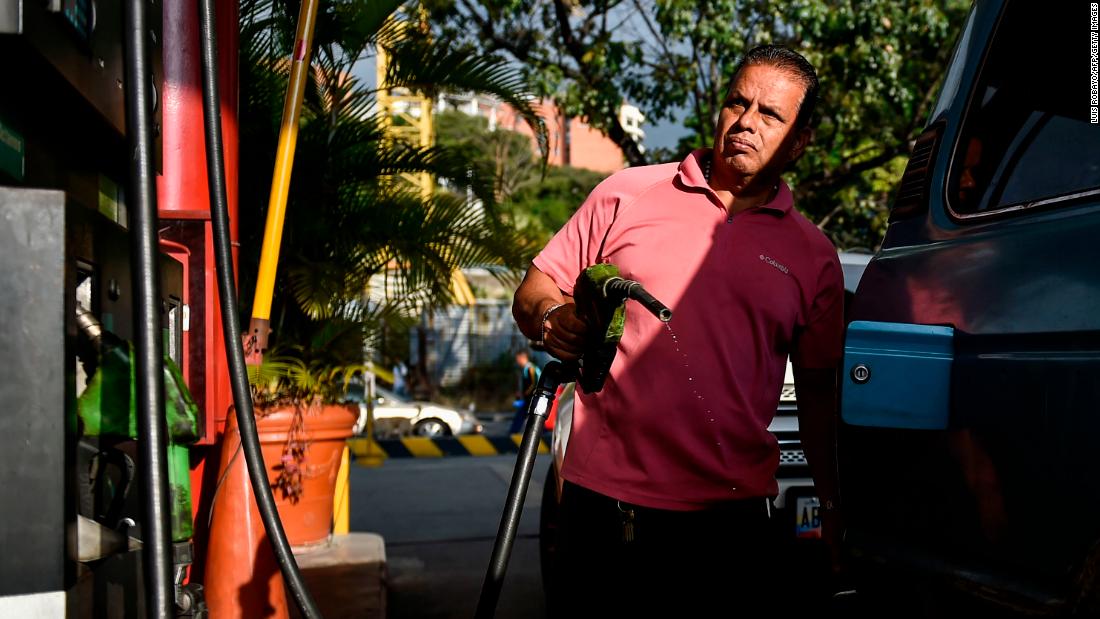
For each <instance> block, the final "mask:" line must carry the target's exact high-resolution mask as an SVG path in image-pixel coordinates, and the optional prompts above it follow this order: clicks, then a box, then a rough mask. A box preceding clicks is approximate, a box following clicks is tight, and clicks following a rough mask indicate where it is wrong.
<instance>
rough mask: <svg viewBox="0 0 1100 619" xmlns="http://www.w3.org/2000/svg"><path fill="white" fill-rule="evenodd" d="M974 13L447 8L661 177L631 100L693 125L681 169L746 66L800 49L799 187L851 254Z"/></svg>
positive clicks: (939, 0)
mask: <svg viewBox="0 0 1100 619" xmlns="http://www.w3.org/2000/svg"><path fill="white" fill-rule="evenodd" d="M968 5H969V2H967V1H966V0H913V1H909V2H892V1H889V0H861V1H859V2H856V1H855V0H791V1H789V2H776V1H767V0H708V1H707V2H698V1H697V0H577V1H569V0H481V1H479V2H475V1H474V0H434V4H433V6H432V10H433V15H434V18H435V20H436V23H437V29H438V30H439V31H440V32H442V33H445V34H446V36H448V37H451V38H452V39H453V40H456V41H462V43H463V44H464V45H466V46H468V47H469V48H471V49H474V48H476V49H480V50H485V51H489V52H494V53H503V54H506V55H507V56H509V57H510V58H512V59H513V60H515V61H518V62H519V63H521V64H522V65H523V66H524V67H525V70H526V71H528V72H529V73H530V74H531V75H532V77H533V79H534V80H535V82H536V83H537V84H538V85H539V87H540V94H543V95H547V96H554V97H555V98H556V99H557V100H558V101H559V102H560V104H561V105H562V107H563V109H564V110H565V111H566V113H568V114H573V115H579V116H585V117H587V118H588V119H589V122H590V123H591V124H592V125H593V126H595V127H597V128H599V129H601V130H602V131H604V132H605V133H606V134H607V135H608V137H610V138H611V139H612V140H614V141H615V142H616V143H617V144H619V146H620V147H621V148H622V149H623V153H624V155H625V156H626V158H627V160H628V161H629V162H630V163H631V165H641V164H645V163H648V158H647V157H646V156H645V154H643V153H641V152H639V151H638V150H637V148H636V145H634V144H633V142H632V141H631V140H630V138H629V136H626V135H625V133H624V132H622V127H621V126H619V124H618V118H617V115H616V110H617V108H618V105H619V103H620V102H621V101H623V100H624V99H626V100H629V101H630V102H631V103H633V104H635V105H637V106H638V107H639V108H641V110H642V111H643V112H644V113H645V114H646V116H647V118H648V119H649V120H650V121H651V122H653V121H658V120H663V119H664V120H667V119H672V118H675V117H678V116H679V115H681V114H686V117H685V118H684V121H683V122H684V125H685V127H686V128H687V129H689V130H690V134H689V136H688V137H687V138H686V139H685V140H684V141H683V142H682V143H681V145H680V148H679V149H678V150H679V152H678V153H675V155H677V156H683V155H684V154H686V152H687V151H689V150H691V149H692V148H696V147H699V146H707V145H710V143H711V141H712V138H713V135H712V132H713V125H714V118H715V117H716V113H717V109H718V108H717V106H718V105H719V104H720V103H721V101H722V99H723V95H724V89H725V88H726V86H727V85H728V82H729V80H730V77H731V75H732V72H733V69H734V66H735V65H736V62H737V59H738V58H740V56H741V55H742V54H743V53H744V52H745V51H747V50H748V49H750V48H751V47H754V46H756V45H759V44H763V43H777V44H783V45H787V46H790V47H792V48H794V49H797V50H798V51H799V52H801V53H802V54H804V55H805V56H806V57H807V58H808V59H809V60H810V61H811V62H812V63H813V64H814V65H815V66H816V67H817V69H818V73H819V76H820V78H821V83H822V92H821V101H820V104H819V108H818V109H819V114H818V116H819V119H820V122H819V124H818V131H817V136H816V139H815V142H814V144H813V145H812V146H811V148H810V149H809V150H808V151H807V154H806V156H805V157H803V159H802V160H801V161H800V162H798V164H797V165H796V166H795V168H794V169H793V170H792V171H791V173H789V174H788V181H789V182H791V184H792V187H793V188H794V190H795V193H796V198H797V204H798V205H799V207H800V208H802V209H803V210H804V211H805V212H806V213H807V214H808V215H809V216H810V217H811V218H812V219H813V220H815V221H817V222H818V223H819V225H821V226H822V227H823V228H824V229H825V230H826V232H828V233H829V234H830V235H831V236H832V237H833V238H834V240H835V241H837V243H838V244H840V245H844V246H852V245H861V246H868V247H869V246H872V245H874V244H876V243H877V242H878V240H879V239H880V238H881V235H882V231H883V226H884V225H885V215H884V213H885V209H886V206H887V205H888V202H889V199H890V196H892V195H893V193H894V191H895V189H896V185H897V182H898V180H899V178H900V173H901V170H902V169H903V167H904V161H905V158H906V157H907V155H908V152H909V148H910V145H911V143H912V140H913V139H914V138H915V136H916V134H917V132H918V131H919V130H920V128H921V126H922V124H923V123H924V122H925V121H926V120H927V114H928V112H929V110H930V108H931V105H932V103H933V99H934V98H935V95H936V93H937V90H938V84H939V82H940V81H941V77H942V74H943V71H944V70H945V67H946V63H947V60H948V54H949V52H950V50H951V43H952V41H953V40H954V39H955V37H956V36H957V33H958V31H959V29H960V28H961V25H962V21H963V18H964V16H965V13H966V8H967V6H968Z"/></svg>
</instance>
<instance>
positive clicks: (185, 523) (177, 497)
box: [76, 304, 201, 542]
mask: <svg viewBox="0 0 1100 619" xmlns="http://www.w3.org/2000/svg"><path fill="white" fill-rule="evenodd" d="M76 324H77V328H78V329H79V330H80V333H81V334H82V335H83V336H84V337H86V338H87V339H88V341H89V342H90V343H91V344H92V347H93V348H94V349H95V351H96V355H97V361H98V363H97V367H96V371H95V374H93V375H92V376H91V378H90V379H89V381H88V386H87V388H86V389H85V390H84V392H83V393H82V394H81V395H80V396H79V397H78V398H77V402H76V405H77V415H78V416H79V418H80V421H81V434H82V435H84V436H113V437H127V438H131V439H136V438H139V437H138V430H137V411H136V409H135V406H136V402H137V397H136V395H135V393H134V392H135V384H136V377H135V374H134V363H133V346H131V345H130V343H129V342H127V341H126V340H124V339H122V338H120V337H119V336H117V335H115V334H114V333H111V332H110V331H109V330H107V329H105V328H104V327H103V325H102V324H101V323H100V322H99V320H98V319H97V318H96V317H95V316H94V315H92V313H91V312H89V311H88V310H87V309H85V308H84V307H83V306H81V305H80V304H77V306H76ZM163 371H164V391H165V393H164V396H165V400H164V412H165V420H166V422H167V429H168V437H167V438H168V445H167V446H166V449H167V459H168V486H169V492H170V493H171V500H172V506H171V508H172V511H171V519H172V540H173V541H176V542H181V541H185V540H187V539H190V538H191V535H192V532H193V523H192V518H191V472H190V471H191V469H190V450H189V447H188V446H189V445H191V444H192V443H194V442H195V441H196V440H198V438H199V435H200V434H201V428H200V426H199V419H200V416H199V408H198V405H197V404H196V403H195V400H194V398H192V397H191V392H190V391H189V390H188V389H187V384H186V383H185V382H184V380H183V375H182V374H181V373H180V370H179V367H177V366H176V364H175V363H174V362H173V361H172V359H171V358H169V357H167V356H166V357H164V370H163Z"/></svg>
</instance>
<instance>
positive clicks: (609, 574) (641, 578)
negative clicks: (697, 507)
mask: <svg viewBox="0 0 1100 619" xmlns="http://www.w3.org/2000/svg"><path fill="white" fill-rule="evenodd" d="M560 509H561V511H560V512H559V513H560V515H561V519H560V529H559V537H558V540H559V554H558V564H557V566H556V568H557V569H555V574H556V575H557V579H556V586H555V587H554V589H555V590H554V592H553V596H552V598H551V599H550V600H548V602H549V607H550V609H551V614H552V615H553V616H558V617H595V616H599V617H650V616H664V617H763V616H767V615H774V612H773V611H774V609H775V608H776V607H777V606H781V605H782V602H781V601H779V600H776V599H774V597H773V596H772V595H771V592H772V591H774V589H775V587H774V585H775V583H776V581H777V579H781V578H782V576H781V575H779V574H777V573H776V570H775V569H774V567H775V566H774V562H773V560H772V557H774V556H775V546H776V544H775V543H774V541H775V539H776V538H775V535H774V533H773V526H772V523H771V519H770V514H771V509H770V504H769V503H768V499H765V498H758V499H746V500H739V501H730V502H727V503H723V504H720V505H716V506H714V507H712V508H709V509H706V510H703V511H692V512H682V511H668V510H661V509H651V508H644V507H637V506H631V505H627V504H625V503H621V502H619V501H616V500H615V499H613V498H611V497H607V496H604V495H602V494H598V493H596V492H593V491H591V490H588V489H586V488H582V487H581V486H577V485H575V484H571V483H569V482H565V485H564V489H563V492H562V498H561V508H560ZM631 510H632V511H633V512H634V518H633V521H634V525H633V527H634V531H633V538H634V539H633V541H625V540H624V531H623V529H624V524H623V523H624V518H626V514H625V513H624V512H625V511H631ZM769 609H771V610H769Z"/></svg>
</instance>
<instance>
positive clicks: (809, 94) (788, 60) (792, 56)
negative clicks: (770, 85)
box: [733, 45, 818, 129]
mask: <svg viewBox="0 0 1100 619" xmlns="http://www.w3.org/2000/svg"><path fill="white" fill-rule="evenodd" d="M758 64H762V65H769V66H772V67H775V68H776V69H779V70H781V71H786V72H787V73H790V75H791V76H792V77H794V78H795V79H797V80H798V81H800V82H802V86H803V87H804V88H805V91H806V92H805V94H804V95H803V96H802V103H801V105H799V106H798V117H797V118H796V119H795V126H796V127H797V128H799V129H802V128H804V127H806V126H808V125H809V124H810V119H811V118H813V115H814V109H815V108H816V107H817V91H818V82H817V71H815V70H814V66H813V65H812V64H810V61H808V60H806V58H804V57H803V56H802V54H799V53H798V52H796V51H794V50H793V49H789V48H786V47H782V46H780V45H761V46H759V47H754V48H752V49H751V50H749V51H748V53H747V54H745V55H744V57H742V58H741V62H739V63H737V68H736V69H734V71H733V75H734V76H736V75H737V74H738V73H740V72H741V69H744V68H745V67H748V66H752V65H758Z"/></svg>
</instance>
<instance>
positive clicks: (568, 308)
mask: <svg viewBox="0 0 1100 619" xmlns="http://www.w3.org/2000/svg"><path fill="white" fill-rule="evenodd" d="M550 307H553V306H552V305H551V306H550ZM541 329H542V335H543V340H542V345H543V346H545V347H546V350H547V352H549V353H550V354H551V355H554V356H555V357H557V358H558V359H561V360H562V361H573V360H575V359H577V358H579V357H580V356H581V354H582V353H583V352H584V345H585V342H586V341H587V339H588V324H587V323H585V322H584V320H582V319H581V317H580V316H578V315H577V305H576V304H575V303H565V304H564V305H561V306H560V307H558V308H556V309H554V310H552V311H551V312H550V313H549V315H547V316H546V321H545V322H544V323H543V324H542V325H541Z"/></svg>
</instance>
